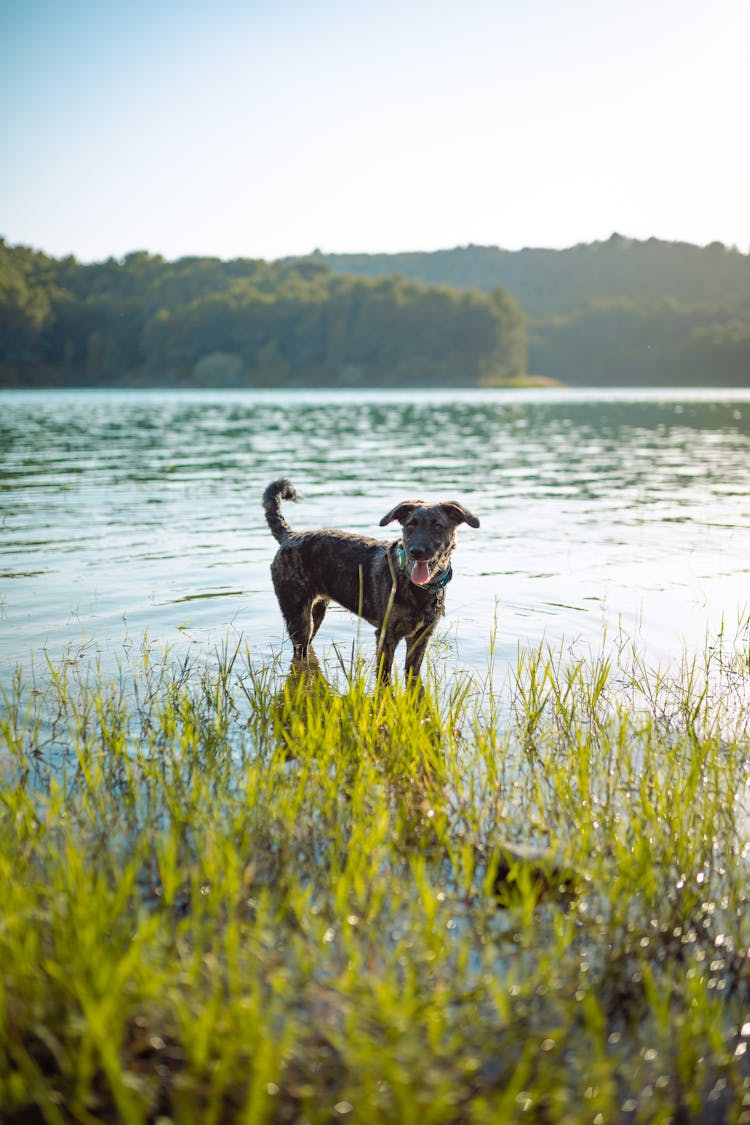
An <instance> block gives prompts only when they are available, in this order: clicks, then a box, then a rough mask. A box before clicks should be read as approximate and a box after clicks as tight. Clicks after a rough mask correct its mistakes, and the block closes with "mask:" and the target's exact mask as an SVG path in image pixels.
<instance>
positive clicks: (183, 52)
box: [0, 0, 750, 261]
mask: <svg viewBox="0 0 750 1125" xmlns="http://www.w3.org/2000/svg"><path fill="white" fill-rule="evenodd" d="M749 43H750V4H748V2H747V0H712V2H711V3H707V2H706V0H244V2H241V0H211V2H210V3H208V2H206V0H203V2H201V3H197V2H193V0H132V2H131V0H112V2H111V3H110V2H106V3H105V2H103V0H94V2H90V0H66V2H65V3H62V2H61V0H0V107H2V108H1V109H0V236H3V237H5V239H6V241H7V242H9V243H11V244H17V243H21V244H24V245H27V246H33V247H35V248H37V249H40V250H44V251H46V252H47V253H49V254H52V255H55V256H62V255H66V254H74V255H75V256H76V257H78V258H79V259H80V260H82V261H98V260H102V259H104V258H107V257H110V256H113V257H121V256H122V255H124V254H126V253H128V252H130V251H133V250H148V251H149V252H151V253H158V254H162V255H164V256H165V257H166V258H177V257H181V256H185V255H193V254H199V255H212V256H217V257H221V258H234V257H251V258H267V259H273V258H279V257H285V256H289V255H298V254H307V253H310V252H311V251H313V250H314V249H320V250H322V251H324V252H328V253H344V252H372V253H374V252H396V251H404V250H435V249H440V248H449V247H453V246H465V245H467V244H469V243H474V244H478V245H490V246H501V247H504V248H507V249H511V250H515V249H520V248H521V247H524V246H545V247H554V248H562V247H565V246H571V245H575V244H577V243H580V242H591V241H595V240H598V239H606V238H608V237H609V236H610V234H612V233H613V232H614V231H617V232H618V233H620V234H623V235H626V236H628V237H631V238H649V237H657V238H663V239H675V240H681V241H686V242H693V243H697V244H699V245H704V244H706V243H708V242H713V241H719V242H724V243H725V244H727V245H735V246H737V247H738V248H739V249H740V250H742V251H743V252H747V251H748V247H749V246H750V143H749V129H748V118H749V117H750V55H748V50H749V48H748V44H749Z"/></svg>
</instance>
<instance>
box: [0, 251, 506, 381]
mask: <svg viewBox="0 0 750 1125" xmlns="http://www.w3.org/2000/svg"><path fill="white" fill-rule="evenodd" d="M525 348H526V340H525V328H524V320H523V316H522V314H521V311H520V309H519V308H518V306H517V304H516V303H515V302H514V301H513V300H512V298H511V297H509V295H508V294H507V293H506V292H505V291H504V290H502V289H501V288H499V287H496V288H494V289H493V290H492V292H489V293H488V292H484V291H481V290H479V289H478V288H458V287H448V286H437V285H425V284H423V283H421V282H419V281H413V280H407V279H405V278H403V277H385V278H363V277H353V276H348V275H341V274H338V273H335V272H334V271H333V270H331V269H330V268H329V267H328V266H327V265H325V264H324V263H323V262H320V261H314V260H306V261H299V262H292V261H279V262H271V263H269V262H264V261H255V260H247V259H238V260H235V261H221V260H219V259H215V258H182V259H180V260H178V261H174V262H169V261H165V260H164V259H163V258H161V257H158V256H154V255H150V254H147V253H145V252H136V253H132V254H129V255H127V256H126V257H125V258H124V259H123V260H121V261H116V260H114V259H109V260H108V261H105V262H101V263H95V264H91V265H84V264H81V263H79V262H78V261H76V259H75V258H72V257H69V258H64V259H54V258H50V257H48V256H47V255H45V254H42V253H39V252H37V251H33V250H31V249H28V248H25V247H20V246H16V247H11V246H7V245H6V244H5V242H3V241H0V386H24V387H28V386H181V387H185V386H187V387H299V386H313V387H314V386H345V387H361V386H373V385H375V386H435V385H438V386H440V385H446V386H474V385H477V384H483V383H484V384H487V383H493V382H498V381H503V380H507V379H512V378H514V377H518V376H520V375H522V374H523V373H524V372H525V370H526V350H525Z"/></svg>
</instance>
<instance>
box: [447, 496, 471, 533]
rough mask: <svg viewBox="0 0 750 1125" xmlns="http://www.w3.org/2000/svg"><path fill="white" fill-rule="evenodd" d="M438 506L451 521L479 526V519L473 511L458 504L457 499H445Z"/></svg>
mask: <svg viewBox="0 0 750 1125" xmlns="http://www.w3.org/2000/svg"><path fill="white" fill-rule="evenodd" d="M440 507H441V508H442V509H443V511H444V512H445V514H446V516H447V517H448V519H449V520H450V521H451V522H452V523H468V525H469V527H479V520H478V519H477V517H476V516H475V515H474V513H473V512H470V511H469V509H468V508H465V507H464V506H463V504H459V502H458V500H446V501H445V503H444V504H441V505H440Z"/></svg>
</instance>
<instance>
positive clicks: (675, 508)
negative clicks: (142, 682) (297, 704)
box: [0, 390, 750, 683]
mask: <svg viewBox="0 0 750 1125" xmlns="http://www.w3.org/2000/svg"><path fill="white" fill-rule="evenodd" d="M749 466H750V391H735V390H732V391H697V390H689V391H674V390H659V391H642V390H632V391H631V390H627V391H626V390H621V391H617V390H612V391H591V390H585V391H583V390H580V391H577V390H528V391H526V390H523V391H522V390H519V391H503V390H495V391H479V390H477V391H461V392H453V391H435V392H416V391H415V392H401V393H398V392H395V393H394V392H392V391H387V392H386V391H383V392H378V391H372V392H325V391H320V392H312V391H309V392H308V391H305V392H303V391H299V392H272V391H247V392H239V391H237V392H235V391H223V392H211V391H205V392H201V391H190V392H186V391H170V392H158V391H153V392H141V391H122V392H111V391H49V392H47V391H44V392H39V391H37V392H4V393H2V395H0V528H1V529H2V530H1V535H0V682H5V683H7V682H8V680H9V678H10V675H11V673H12V670H13V668H14V667H15V666H17V665H20V666H22V667H28V666H29V665H30V664H31V663H32V662H33V664H34V666H35V667H41V666H42V665H43V663H44V654H45V653H49V655H50V656H51V657H52V658H53V659H57V658H58V657H60V656H61V655H62V654H63V653H66V652H67V653H69V654H70V653H71V652H72V653H73V654H78V653H81V652H83V653H85V654H87V655H88V656H89V657H91V656H95V657H96V658H97V659H98V660H100V661H102V662H104V664H105V665H106V664H108V663H109V662H111V663H112V665H113V666H114V665H115V664H116V662H117V660H118V658H119V657H120V656H121V655H122V653H123V650H124V651H126V652H128V651H131V650H132V649H133V648H134V647H135V648H136V649H137V648H138V646H140V645H141V643H142V641H143V638H144V636H147V637H148V638H149V639H150V641H151V642H154V643H155V644H157V645H159V646H161V645H165V646H171V648H172V650H173V651H174V652H176V653H179V652H182V650H183V649H184V648H185V646H195V647H197V648H198V649H199V650H203V649H207V650H211V649H212V648H215V647H219V646H221V644H222V643H223V641H224V640H225V639H226V638H227V637H228V638H229V640H230V643H234V642H235V641H239V640H240V639H241V640H242V641H243V643H244V642H246V643H247V645H248V647H249V649H250V652H251V654H252V655H253V657H254V658H257V660H258V661H259V662H266V661H268V660H271V659H277V658H278V659H280V660H281V661H282V662H286V661H287V660H288V657H289V655H290V648H289V644H288V641H286V640H285V639H284V631H283V627H282V621H281V616H280V613H279V610H278V606H277V604H276V600H275V597H274V594H273V589H272V586H271V581H270V576H269V570H268V568H269V564H270V561H271V558H272V556H273V553H274V551H275V548H276V543H275V541H274V540H273V539H272V537H271V535H270V533H269V531H268V528H267V526H266V524H265V521H264V518H263V513H262V510H261V506H260V498H261V494H262V491H263V489H264V487H265V485H266V484H267V483H268V481H270V480H272V479H273V478H275V477H277V476H282V475H283V476H288V477H289V478H290V479H291V481H292V482H293V483H294V484H295V486H296V487H297V489H298V491H299V492H300V494H301V496H302V498H303V499H302V500H301V502H300V503H299V504H297V505H292V504H289V505H287V506H286V516H287V518H288V520H289V522H290V523H291V525H292V526H293V527H294V528H298V529H303V528H310V527H321V526H336V527H343V528H346V529H348V530H352V531H360V532H363V533H365V534H368V535H375V536H382V537H384V538H387V537H391V536H392V537H395V536H396V535H397V533H398V525H394V526H393V528H392V529H391V528H389V529H386V530H385V531H381V529H379V527H378V522H379V520H380V518H381V516H383V515H384V514H385V513H386V511H388V509H390V508H391V507H392V506H393V505H394V504H395V503H396V502H397V501H399V500H401V499H406V498H413V497H419V498H423V499H459V500H461V501H462V502H464V503H465V504H466V505H467V506H468V507H469V508H470V509H472V511H474V512H475V513H476V514H477V515H478V516H479V518H480V520H481V527H480V528H479V529H478V530H472V529H471V528H468V527H466V526H461V527H460V528H459V533H458V538H459V546H458V549H457V550H456V553H455V555H454V567H453V569H454V579H453V581H452V582H451V584H450V586H449V587H448V589H447V591H446V593H447V615H446V618H445V623H444V627H443V628H442V630H441V631H440V632H439V633H438V635H437V636H438V640H437V643H436V644H435V645H434V648H433V650H432V657H433V659H436V660H441V661H447V662H448V664H449V667H453V666H455V667H465V668H469V669H472V670H477V671H481V672H485V671H486V670H487V667H488V657H489V651H490V645H491V643H494V660H495V668H496V673H497V674H498V675H502V674H503V670H504V669H505V668H506V667H507V664H508V663H509V662H510V661H514V660H515V658H516V655H517V652H518V648H519V646H525V645H527V644H535V643H537V642H539V641H540V640H542V639H546V640H547V641H548V642H549V643H550V644H551V645H552V646H553V647H554V648H556V649H560V650H562V651H563V652H571V653H573V652H575V651H577V650H579V649H580V648H581V647H582V646H583V647H584V648H586V647H587V646H589V647H593V648H594V649H595V650H598V649H599V647H600V645H601V637H602V631H603V629H604V628H605V627H606V629H607V635H608V637H609V639H610V641H612V642H613V643H616V644H622V643H627V642H629V641H634V642H635V643H636V644H637V645H638V647H639V649H640V651H641V652H643V653H645V654H646V655H647V656H648V658H649V659H650V660H652V661H653V662H654V663H657V662H660V663H664V662H668V661H670V660H675V659H677V658H678V657H679V655H680V653H681V652H682V649H683V646H686V647H687V648H688V650H692V651H701V650H702V649H703V645H704V641H705V638H706V634H707V632H710V633H713V632H716V631H717V630H718V629H720V627H721V623H722V620H724V622H725V631H726V634H727V636H728V637H731V638H734V636H735V635H736V634H737V632H738V628H739V625H740V622H742V621H744V622H745V632H746V623H747V609H748V602H749V600H750V584H749V581H748V576H749V571H750V489H748V482H749V468H748V467H749ZM358 638H360V639H361V640H362V642H363V648H364V651H365V653H366V654H367V655H371V654H372V653H373V652H374V644H373V637H372V630H371V629H370V628H369V626H366V625H362V624H358V623H357V621H356V620H355V619H354V618H352V617H351V616H350V615H348V614H347V613H346V612H344V611H343V610H342V611H335V612H334V611H333V609H332V610H331V612H329V614H328V616H327V617H326V621H325V624H324V626H323V629H322V630H321V633H320V635H319V639H318V643H317V651H318V655H319V656H320V657H323V658H327V659H330V660H334V659H335V653H334V652H333V649H332V646H333V645H334V644H335V645H338V646H339V650H340V651H343V652H344V653H345V654H347V656H348V654H349V653H350V652H351V647H352V643H353V642H355V641H356V640H357V639H358ZM401 658H402V653H401V652H399V653H398V654H397V659H398V661H399V663H400V662H401Z"/></svg>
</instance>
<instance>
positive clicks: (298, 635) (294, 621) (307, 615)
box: [279, 598, 315, 660]
mask: <svg viewBox="0 0 750 1125" xmlns="http://www.w3.org/2000/svg"><path fill="white" fill-rule="evenodd" d="M279 604H280V606H281V612H282V613H283V615H284V620H285V621H286V628H287V632H288V633H289V637H290V640H291V642H292V644H293V645H294V658H295V660H297V659H300V658H302V659H306V658H307V656H308V655H309V652H310V643H311V641H312V639H313V637H314V636H315V629H314V627H313V614H312V607H311V605H310V601H309V599H304V600H298V601H292V600H291V599H290V598H285V599H284V601H282V600H281V598H279Z"/></svg>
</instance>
